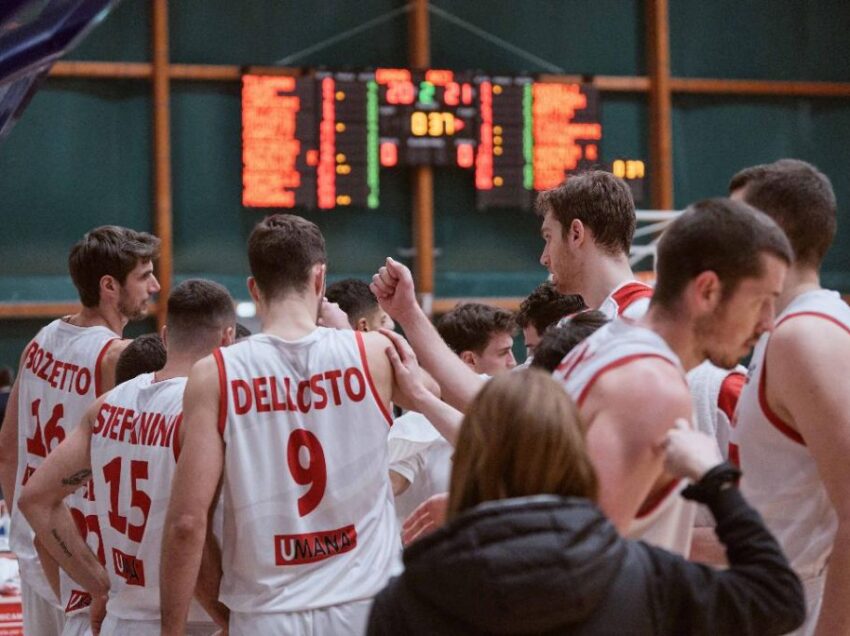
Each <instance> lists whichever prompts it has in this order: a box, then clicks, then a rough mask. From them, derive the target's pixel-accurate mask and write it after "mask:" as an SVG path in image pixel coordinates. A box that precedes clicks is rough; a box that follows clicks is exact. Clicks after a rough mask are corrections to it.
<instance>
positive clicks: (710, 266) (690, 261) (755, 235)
mask: <svg viewBox="0 0 850 636" xmlns="http://www.w3.org/2000/svg"><path fill="white" fill-rule="evenodd" d="M765 255H770V256H773V257H775V258H777V259H779V260H781V261H783V262H784V263H786V264H790V262H791V259H792V252H791V246H790V244H789V243H788V239H787V238H786V236H785V234H784V233H783V232H782V230H781V229H780V228H779V226H778V225H777V224H776V223H774V222H773V221H772V220H771V219H770V217H768V216H767V215H766V214H764V213H763V212H759V211H758V210H756V209H755V208H753V207H751V206H749V205H747V204H746V203H743V202H741V201H733V200H731V199H707V200H705V201H699V202H697V203H694V204H693V205H691V206H689V207H688V208H687V209H686V210H685V211H684V212H683V213H682V214H681V215H680V216H679V217H678V218H676V220H675V221H673V223H671V224H670V225H669V226H668V227H667V229H666V230H664V234H663V235H662V236H661V240H660V241H659V243H658V254H657V257H656V272H657V282H656V285H655V291H654V293H653V296H652V306H660V307H664V308H666V309H668V310H672V309H675V308H676V307H677V306H678V304H679V301H680V300H681V297H682V293H683V292H684V290H685V288H686V287H687V286H688V283H690V282H691V281H692V280H693V279H694V278H696V277H697V276H699V275H700V274H701V273H702V272H705V271H713V272H714V273H715V274H717V277H718V279H719V280H720V284H721V285H722V289H723V296H724V298H726V297H729V296H730V295H731V294H732V293H733V292H734V291H735V290H736V289H737V286H738V284H739V283H740V282H741V281H742V280H743V279H745V278H754V277H758V276H760V275H761V274H762V271H763V268H764V256H765Z"/></svg>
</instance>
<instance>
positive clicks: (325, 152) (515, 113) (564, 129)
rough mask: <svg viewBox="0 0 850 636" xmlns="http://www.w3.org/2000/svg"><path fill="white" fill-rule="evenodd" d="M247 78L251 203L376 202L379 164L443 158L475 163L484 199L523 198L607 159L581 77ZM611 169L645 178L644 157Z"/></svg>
mask: <svg viewBox="0 0 850 636" xmlns="http://www.w3.org/2000/svg"><path fill="white" fill-rule="evenodd" d="M242 86H243V87H242V140H243V151H242V157H243V172H242V183H243V195H242V200H243V204H244V205H245V206H246V207H282V208H292V207H295V206H303V207H306V208H319V209H332V208H338V207H348V206H353V207H361V208H362V207H369V208H376V207H378V206H379V204H380V176H381V171H382V170H393V169H397V168H398V167H403V166H416V165H436V166H455V167H457V168H461V169H465V170H469V171H470V175H471V178H472V180H473V182H474V186H475V189H476V194H477V197H476V200H477V207H478V208H480V209H487V208H492V207H518V208H524V209H527V208H529V207H530V206H531V205H532V203H533V200H534V195H535V193H536V192H537V191H540V190H545V189H548V188H551V187H554V186H556V185H558V184H559V183H561V182H562V181H563V180H564V178H565V177H567V176H568V175H570V174H572V173H574V172H577V171H579V170H582V169H585V168H589V167H593V166H601V165H603V162H602V159H601V151H600V143H601V141H602V125H601V123H600V104H599V96H598V93H597V91H596V89H594V88H593V87H592V86H590V85H586V84H575V83H572V84H570V83H556V82H539V81H536V80H535V79H534V78H533V77H531V76H528V75H519V76H517V75H484V74H472V73H459V72H455V71H449V70H442V69H427V70H411V69H404V68H379V69H376V70H374V71H362V72H335V71H316V72H312V73H308V74H305V75H302V76H298V77H293V76H283V75H245V76H244V77H243V85H242ZM615 156H616V155H615ZM638 168H639V169H638ZM613 169H614V170H615V172H622V173H623V176H624V177H625V178H627V179H628V182H629V184H630V185H631V186H632V187H633V189H635V191H636V193H637V191H638V190H641V189H642V188H643V176H644V174H643V172H644V171H643V164H642V163H641V162H639V161H627V162H624V161H622V160H618V161H615V162H614V164H613Z"/></svg>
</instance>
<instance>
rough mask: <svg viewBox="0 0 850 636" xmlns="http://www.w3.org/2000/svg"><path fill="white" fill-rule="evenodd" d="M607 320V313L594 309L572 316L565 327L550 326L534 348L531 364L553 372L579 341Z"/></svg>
mask: <svg viewBox="0 0 850 636" xmlns="http://www.w3.org/2000/svg"><path fill="white" fill-rule="evenodd" d="M607 322H608V318H607V317H606V316H605V314H603V313H602V312H601V311H597V310H595V309H594V310H591V311H582V312H579V313H577V314H576V315H574V316H571V317H570V319H569V320H568V321H567V323H566V324H565V325H564V326H563V327H550V328H549V329H547V330H546V333H544V334H543V337H542V338H541V339H540V342H539V343H538V345H537V348H535V350H534V358H533V359H532V361H531V366H532V367H539V368H541V369H543V370H545V371H548V372H549V373H552V372H553V371H554V370H555V369H556V368H557V367H558V365H559V364H561V361H562V360H563V359H564V357H566V355H567V354H568V353H569V352H570V351H572V350H573V349H574V348H575V346H576V345H577V344H578V343H580V342H581V341H582V340H584V339H585V338H587V337H588V336H590V335H591V334H592V333H593V332H595V331H596V330H597V329H599V328H600V327H601V326H602V325H604V324H605V323H607Z"/></svg>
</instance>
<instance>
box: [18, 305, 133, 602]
mask: <svg viewBox="0 0 850 636" xmlns="http://www.w3.org/2000/svg"><path fill="white" fill-rule="evenodd" d="M116 339H118V336H117V335H116V334H115V333H114V332H112V331H111V330H110V329H108V328H106V327H76V326H74V325H71V324H69V323H67V322H65V321H64V320H61V319H60V320H54V321H53V322H51V323H50V324H49V325H47V326H46V327H44V328H43V329H42V330H41V331H39V332H38V334H37V335H36V336H35V338H34V339H33V341H32V342H31V343H30V344H29V346H28V347H27V349H26V351H25V353H24V358H23V367H22V369H21V371H20V378H19V380H18V382H19V386H18V391H19V393H18V472H17V476H16V479H15V501H14V503H13V506H12V527H11V530H10V536H9V543H10V547H11V549H12V551H13V552H14V553H15V554H16V555H17V556H18V563H19V565H20V568H21V577H22V578H23V579H24V580H25V581H27V583H29V585H31V586H32V587H33V588H34V589H35V590H36V591H37V592H38V593H39V594H40V595H41V596H42V597H43V598H45V599H48V600H51V602H55V600H54V599H55V595H54V594H53V591H52V590H51V588H50V585H49V584H48V582H47V579H46V578H45V576H44V571H43V570H42V568H41V563H40V562H39V560H38V556H37V554H36V552H35V548H34V547H33V537H34V534H33V531H32V528H30V525H29V523H27V520H26V519H25V518H24V516H23V515H22V514H21V513H20V511H19V510H18V497H19V496H20V493H21V488H22V487H23V485H24V484H25V483H26V482H27V480H28V479H29V478H30V476H31V475H32V473H33V472H34V471H35V470H36V469H37V468H38V467H39V466H40V465H41V463H42V462H43V461H44V459H45V458H46V457H47V455H48V453H50V452H51V451H52V450H54V449H55V448H56V446H57V445H58V444H59V443H60V442H61V441H62V440H63V439H65V437H67V435H68V434H69V433H70V432H71V431H72V430H73V429H74V428H75V427H76V426H77V424H78V423H79V422H80V420H81V419H82V418H83V415H84V414H85V412H86V409H87V408H88V407H89V406H91V404H92V402H94V400H95V398H96V397H97V396H98V395H100V393H101V388H100V362H101V360H102V359H103V355H104V354H105V353H106V350H107V348H108V346H109V344H110V343H111V342H112V341H113V340H116ZM87 494H88V495H91V488H90V487H89V486H86V487H82V488H80V490H78V491H77V492H75V493H74V494H72V495H71V496H69V497H68V498H67V499H65V503H66V504H67V505H68V507H69V508H70V509H71V515H72V516H73V517H74V521H75V522H76V524H77V527H78V528H79V529H80V532H81V533H82V534H83V536H84V537H85V539H86V542H87V543H88V544H89V546H90V547H91V548H92V550H93V551H94V552H95V554H97V555H98V556H99V557H101V558H102V556H103V546H102V545H101V541H100V531H99V528H98V525H97V517H96V516H95V514H94V510H93V502H92V501H89V500H87V499H86V496H87ZM91 496H93V495H91ZM63 574H64V572H63V571H62V570H60V577H62V580H63V585H62V588H63V589H62V592H63V594H62V599H61V602H62V607H63V608H64V609H67V610H69V611H74V610H80V609H85V608H87V607H88V605H89V604H90V603H91V597H90V596H89V595H88V594H87V593H86V592H84V591H83V590H82V588H80V586H79V585H77V584H75V583H73V581H71V579H70V577H67V575H64V576H63Z"/></svg>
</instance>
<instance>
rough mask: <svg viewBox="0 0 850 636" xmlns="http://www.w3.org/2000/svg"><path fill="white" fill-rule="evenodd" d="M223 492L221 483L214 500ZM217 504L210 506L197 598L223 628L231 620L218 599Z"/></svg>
mask: <svg viewBox="0 0 850 636" xmlns="http://www.w3.org/2000/svg"><path fill="white" fill-rule="evenodd" d="M220 493H221V484H219V487H218V488H217V492H216V495H215V497H214V498H213V502H216V501H218V498H219V495H220ZM214 514H215V505H213V506H210V511H209V515H208V516H207V538H206V540H205V541H204V552H203V555H202V556H201V568H200V572H199V573H198V582H197V584H196V585H195V598H196V599H197V601H198V603H200V605H201V607H203V608H204V610H205V611H206V612H207V614H209V616H210V618H212V619H213V621H215V623H216V624H217V625H218V626H219V627H222V628H225V629H226V628H227V625H228V622H229V620H230V610H229V609H228V608H227V606H226V605H225V604H224V603H222V602H220V601H219V600H218V593H219V589H220V588H221V574H222V572H221V546H220V545H219V544H218V540H216V538H215V534H214V533H213V515H214Z"/></svg>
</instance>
